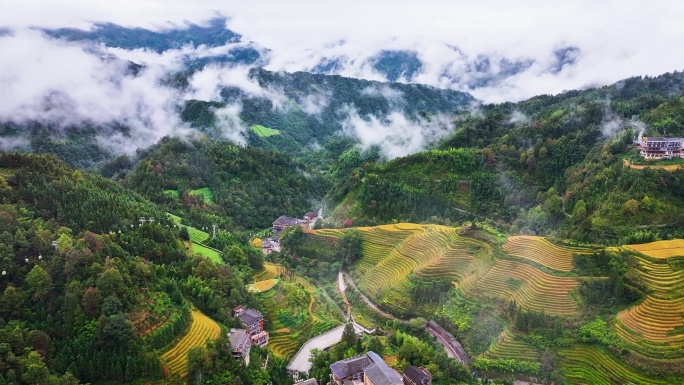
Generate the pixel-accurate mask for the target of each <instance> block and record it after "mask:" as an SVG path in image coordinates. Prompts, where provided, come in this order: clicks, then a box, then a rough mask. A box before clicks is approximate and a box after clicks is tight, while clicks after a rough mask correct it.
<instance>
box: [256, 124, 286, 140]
mask: <svg viewBox="0 0 684 385" xmlns="http://www.w3.org/2000/svg"><path fill="white" fill-rule="evenodd" d="M249 129H250V130H251V131H252V132H254V133H255V134H257V135H259V136H260V137H262V138H268V137H269V136H275V135H280V131H278V130H275V129H273V128H268V127H264V126H262V125H259V124H255V125H253V126H251V127H250V128H249Z"/></svg>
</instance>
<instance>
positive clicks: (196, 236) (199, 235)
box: [181, 225, 209, 243]
mask: <svg viewBox="0 0 684 385" xmlns="http://www.w3.org/2000/svg"><path fill="white" fill-rule="evenodd" d="M181 226H185V225H181ZM185 228H187V229H188V233H189V234H190V240H191V241H193V242H195V243H202V242H205V241H206V240H207V239H209V233H207V232H204V231H202V230H198V229H196V228H194V227H190V226H185Z"/></svg>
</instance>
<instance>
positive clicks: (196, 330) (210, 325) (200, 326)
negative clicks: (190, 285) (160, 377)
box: [161, 309, 221, 378]
mask: <svg viewBox="0 0 684 385" xmlns="http://www.w3.org/2000/svg"><path fill="white" fill-rule="evenodd" d="M191 314H192V325H191V326H190V330H189V331H188V333H187V334H186V335H185V336H184V337H183V338H182V339H181V340H180V341H178V343H177V344H176V345H175V346H174V347H173V348H171V349H170V350H169V351H167V352H166V353H164V354H163V355H162V356H161V359H162V362H164V363H165V364H166V368H167V369H168V373H169V375H170V376H179V377H181V378H185V377H187V375H188V351H189V350H190V349H191V348H193V347H195V346H203V345H205V344H206V341H207V338H210V339H216V338H218V336H219V335H220V334H221V327H219V325H218V324H217V323H216V322H214V320H212V319H211V318H209V317H207V316H205V315H204V314H202V313H201V312H199V311H198V310H194V309H193V310H192V312H191Z"/></svg>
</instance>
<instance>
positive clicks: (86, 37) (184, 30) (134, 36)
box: [44, 17, 242, 53]
mask: <svg viewBox="0 0 684 385" xmlns="http://www.w3.org/2000/svg"><path fill="white" fill-rule="evenodd" d="M227 20H228V19H227V18H225V17H215V18H213V19H211V20H208V21H207V23H206V26H202V25H197V24H192V23H186V24H185V26H178V27H176V28H171V29H166V30H163V31H159V32H156V31H151V30H148V29H145V28H127V27H124V26H121V25H117V24H113V23H95V24H94V25H93V27H92V28H91V30H89V31H86V30H83V29H76V28H59V29H45V30H44V32H45V33H46V34H47V35H49V36H52V37H55V38H59V39H65V40H69V41H94V42H98V43H101V44H104V45H106V46H108V47H116V48H124V49H135V48H148V49H152V50H154V51H155V52H157V53H162V52H164V51H166V50H168V49H178V48H181V47H182V46H183V45H185V44H191V45H192V46H194V47H199V46H200V45H205V46H207V47H220V46H222V45H225V44H227V43H229V42H236V41H239V40H240V39H241V38H242V36H241V35H239V34H237V33H235V32H233V31H231V30H229V29H226V22H227Z"/></svg>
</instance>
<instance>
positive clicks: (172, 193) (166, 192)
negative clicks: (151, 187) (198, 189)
mask: <svg viewBox="0 0 684 385" xmlns="http://www.w3.org/2000/svg"><path fill="white" fill-rule="evenodd" d="M162 194H164V195H165V196H167V197H169V198H173V199H175V200H178V199H179V198H180V194H179V193H178V190H164V191H162Z"/></svg>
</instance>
